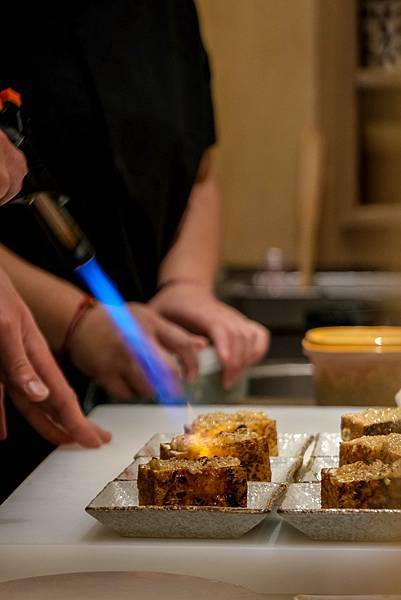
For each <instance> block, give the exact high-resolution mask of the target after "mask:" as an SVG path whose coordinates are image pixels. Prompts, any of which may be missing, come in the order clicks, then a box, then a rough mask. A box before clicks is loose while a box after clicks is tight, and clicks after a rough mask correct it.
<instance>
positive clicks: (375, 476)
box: [321, 460, 401, 508]
mask: <svg viewBox="0 0 401 600" xmlns="http://www.w3.org/2000/svg"><path fill="white" fill-rule="evenodd" d="M321 504H322V508H401V460H398V461H396V462H395V463H393V464H392V465H386V464H385V463H383V462H382V461H380V460H376V461H374V462H373V463H371V464H367V463H364V462H355V463H352V464H350V465H344V466H342V467H339V468H338V469H322V487H321Z"/></svg>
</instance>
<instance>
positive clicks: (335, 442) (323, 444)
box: [313, 433, 341, 456]
mask: <svg viewBox="0 0 401 600" xmlns="http://www.w3.org/2000/svg"><path fill="white" fill-rule="evenodd" d="M340 442H341V435H339V434H338V433H319V434H318V436H317V440H316V445H315V448H314V449H313V455H314V456H338V455H339V453H340Z"/></svg>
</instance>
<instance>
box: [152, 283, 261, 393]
mask: <svg viewBox="0 0 401 600" xmlns="http://www.w3.org/2000/svg"><path fill="white" fill-rule="evenodd" d="M150 306H152V308H154V309H155V310H156V311H157V312H158V313H159V314H160V315H162V316H163V317H165V318H166V319H169V320H171V321H173V322H174V323H178V324H180V325H181V326H182V327H185V328H187V329H188V330H190V331H193V332H195V333H198V334H201V335H205V336H207V337H208V338H209V339H210V340H211V342H212V343H213V345H214V347H215V349H216V352H217V355H218V357H219V359H220V361H221V363H222V365H223V385H224V386H225V387H231V386H232V385H233V384H234V383H235V381H236V379H237V378H238V377H239V376H240V375H241V373H242V372H243V371H244V369H246V368H247V367H248V366H249V365H251V364H253V363H255V362H257V361H258V360H260V359H261V358H262V357H263V356H264V354H265V353H266V351H267V349H268V345H269V332H268V331H267V329H265V327H263V326H262V325H260V324H259V323H256V322H255V321H251V320H250V319H248V318H246V317H245V316H244V315H242V314H241V313H240V312H238V311H237V310H235V309H234V308H231V307H230V306H227V305H226V304H224V303H223V302H220V301H219V300H217V299H216V297H215V296H214V295H213V293H212V292H211V291H210V290H208V289H207V288H205V287H202V286H201V285H196V284H190V283H179V282H177V283H175V284H174V283H173V284H171V285H168V286H166V287H165V288H162V289H161V290H160V291H159V292H158V293H157V294H156V296H154V298H152V300H151V301H150Z"/></svg>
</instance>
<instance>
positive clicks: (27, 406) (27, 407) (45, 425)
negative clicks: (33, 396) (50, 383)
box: [14, 398, 72, 446]
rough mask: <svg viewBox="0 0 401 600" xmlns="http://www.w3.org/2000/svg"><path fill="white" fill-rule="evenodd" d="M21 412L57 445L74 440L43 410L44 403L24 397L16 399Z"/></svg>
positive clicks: (48, 439)
mask: <svg viewBox="0 0 401 600" xmlns="http://www.w3.org/2000/svg"><path fill="white" fill-rule="evenodd" d="M14 403H15V405H16V407H17V409H18V410H19V412H20V413H21V414H22V415H23V416H24V418H25V419H26V420H27V421H28V423H29V424H30V425H31V426H32V427H33V428H34V429H35V430H36V431H37V432H38V433H39V434H40V435H41V436H42V437H44V438H45V439H46V440H47V441H49V442H50V443H51V444H54V445H55V446H59V445H60V444H68V443H70V442H71V441H72V438H71V436H70V435H68V434H67V432H66V431H64V430H63V429H61V428H60V427H58V426H57V425H56V424H55V423H54V422H53V421H52V419H51V418H50V417H49V416H48V415H46V413H45V412H44V411H43V407H42V405H37V404H32V402H30V401H29V400H28V401H27V400H26V399H24V398H16V399H14Z"/></svg>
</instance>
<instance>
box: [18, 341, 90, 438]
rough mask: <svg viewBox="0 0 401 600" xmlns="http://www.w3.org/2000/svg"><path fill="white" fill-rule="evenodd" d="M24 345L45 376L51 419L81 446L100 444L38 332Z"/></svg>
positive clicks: (43, 376)
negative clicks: (48, 390) (49, 391)
mask: <svg viewBox="0 0 401 600" xmlns="http://www.w3.org/2000/svg"><path fill="white" fill-rule="evenodd" d="M27 349H28V354H29V357H30V358H31V360H32V361H33V362H34V364H35V367H36V369H37V371H38V373H39V375H41V377H42V378H43V379H45V381H46V383H47V385H48V387H49V389H50V390H51V394H50V395H49V398H48V400H46V405H47V406H49V407H51V410H52V415H53V420H54V421H55V422H56V423H57V424H58V425H60V426H61V427H62V428H63V429H64V430H65V431H66V432H67V433H68V434H69V435H70V436H71V438H72V439H73V440H74V441H75V442H77V443H78V444H80V445H81V446H84V447H87V448H97V447H99V446H101V445H102V440H101V438H100V437H99V435H98V434H97V432H96V430H95V429H94V427H93V426H92V424H91V423H90V422H89V421H88V419H86V417H85V416H84V414H83V412H82V410H81V407H80V406H79V403H78V400H77V398H76V395H75V393H74V391H73V390H72V388H71V387H70V386H69V385H68V383H67V381H66V380H65V379H64V377H63V375H62V373H61V371H60V369H59V368H58V367H57V365H56V363H55V362H54V360H53V357H52V356H51V354H50V351H49V349H48V347H47V344H46V342H45V341H44V339H43V338H41V336H39V337H36V338H35V339H34V340H32V339H30V342H29V346H28V348H27Z"/></svg>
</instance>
